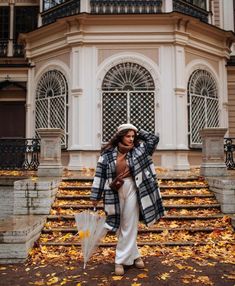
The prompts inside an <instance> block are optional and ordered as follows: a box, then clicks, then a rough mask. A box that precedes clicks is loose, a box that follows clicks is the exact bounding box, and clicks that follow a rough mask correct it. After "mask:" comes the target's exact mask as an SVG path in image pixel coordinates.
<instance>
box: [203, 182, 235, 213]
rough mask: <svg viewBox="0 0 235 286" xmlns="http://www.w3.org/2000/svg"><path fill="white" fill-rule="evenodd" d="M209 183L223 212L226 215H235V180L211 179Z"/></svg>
mask: <svg viewBox="0 0 235 286" xmlns="http://www.w3.org/2000/svg"><path fill="white" fill-rule="evenodd" d="M207 182H208V184H209V186H210V190H212V191H213V192H214V193H215V196H216V199H217V200H218V202H219V203H220V205H221V210H222V212H223V213H226V214H232V213H235V178H231V177H218V178H215V177H209V178H207Z"/></svg>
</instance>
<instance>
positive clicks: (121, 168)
mask: <svg viewBox="0 0 235 286" xmlns="http://www.w3.org/2000/svg"><path fill="white" fill-rule="evenodd" d="M133 147H134V145H132V146H126V145H123V144H122V143H119V144H118V155H117V163H116V175H117V176H120V177H121V178H127V177H130V176H131V173H130V169H129V166H128V165H127V163H126V154H127V153H128V152H129V151H130V150H131V149H132V148H133ZM123 173H124V174H123ZM122 174H123V175H122Z"/></svg>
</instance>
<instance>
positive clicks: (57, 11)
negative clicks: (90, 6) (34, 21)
mask: <svg viewBox="0 0 235 286" xmlns="http://www.w3.org/2000/svg"><path fill="white" fill-rule="evenodd" d="M79 13H80V0H70V1H66V2H65V3H62V4H59V5H57V6H55V7H53V8H51V9H49V10H47V11H45V12H43V13H42V14H41V16H42V24H43V25H47V24H50V23H52V22H55V21H56V19H58V18H62V17H66V16H71V15H75V14H79Z"/></svg>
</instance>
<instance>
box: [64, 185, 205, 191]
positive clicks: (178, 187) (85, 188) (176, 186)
mask: <svg viewBox="0 0 235 286" xmlns="http://www.w3.org/2000/svg"><path fill="white" fill-rule="evenodd" d="M159 187H160V189H178V190H179V189H182V190H185V189H205V188H207V187H208V186H207V185H195V184H191V185H159ZM60 189H63V190H90V189H91V185H90V186H88V185H87V186H84V185H81V186H76V185H75V186H72V185H69V186H63V185H61V186H60Z"/></svg>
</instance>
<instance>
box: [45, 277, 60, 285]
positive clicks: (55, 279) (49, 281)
mask: <svg viewBox="0 0 235 286" xmlns="http://www.w3.org/2000/svg"><path fill="white" fill-rule="evenodd" d="M58 281H59V278H58V277H56V276H55V277H53V278H51V279H49V280H48V282H47V285H52V284H55V283H57V282H58Z"/></svg>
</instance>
